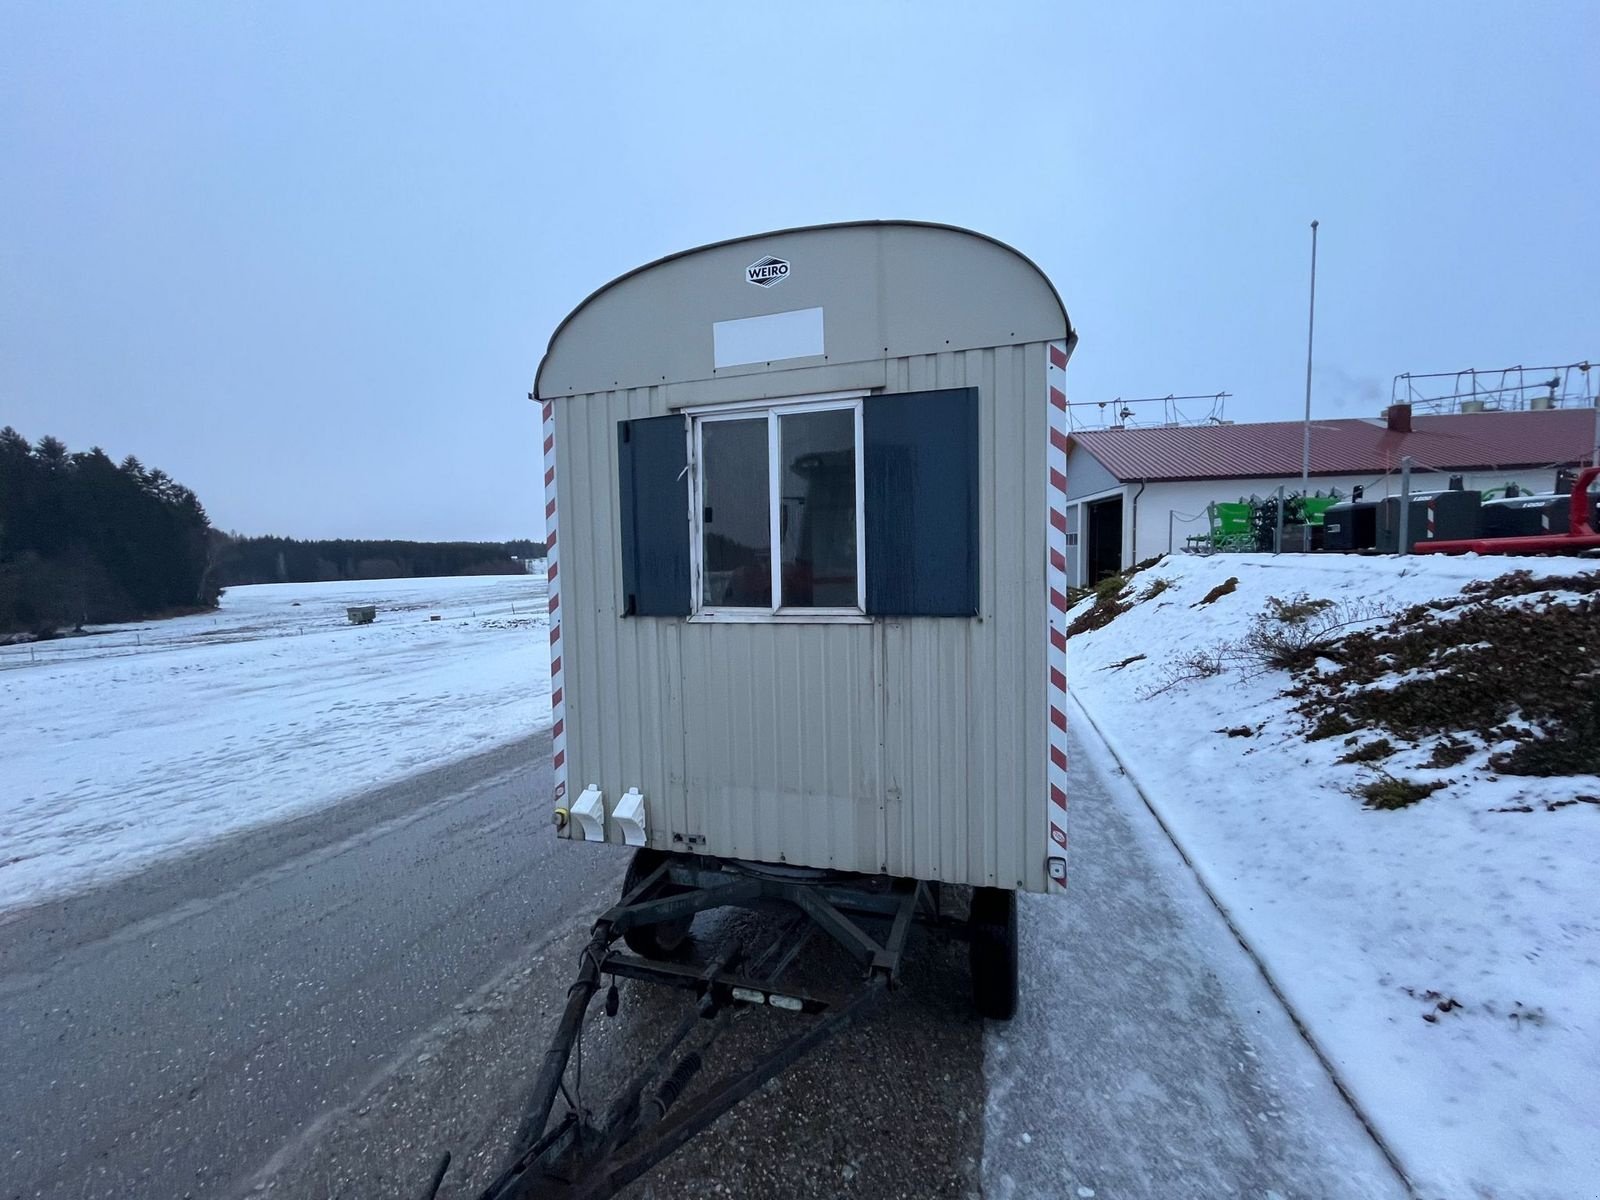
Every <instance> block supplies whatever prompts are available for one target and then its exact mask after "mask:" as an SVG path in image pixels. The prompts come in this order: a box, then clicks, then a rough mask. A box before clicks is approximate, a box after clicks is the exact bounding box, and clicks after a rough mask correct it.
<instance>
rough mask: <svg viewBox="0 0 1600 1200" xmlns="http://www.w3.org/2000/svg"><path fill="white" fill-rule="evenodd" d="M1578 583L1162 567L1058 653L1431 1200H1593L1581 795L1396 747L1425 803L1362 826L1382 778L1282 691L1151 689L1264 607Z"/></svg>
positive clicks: (1219, 565)
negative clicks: (1311, 729) (1480, 586)
mask: <svg viewBox="0 0 1600 1200" xmlns="http://www.w3.org/2000/svg"><path fill="white" fill-rule="evenodd" d="M1580 566H1587V567H1589V568H1590V569H1593V564H1578V563H1574V562H1573V561H1571V560H1567V561H1566V562H1561V561H1559V560H1548V559H1527V560H1513V559H1470V558H1469V559H1445V558H1409V559H1405V560H1400V559H1389V558H1384V559H1374V558H1364V559H1359V560H1356V559H1348V558H1338V557H1333V556H1328V557H1326V558H1323V557H1317V558H1297V557H1291V556H1285V557H1283V558H1280V559H1273V558H1270V557H1267V556H1255V555H1248V556H1246V555H1219V556H1216V557H1213V558H1209V559H1201V558H1190V557H1179V558H1175V559H1168V560H1166V561H1164V562H1163V563H1161V564H1160V565H1158V566H1156V567H1154V568H1152V569H1150V570H1147V571H1145V572H1142V573H1140V574H1139V575H1137V576H1135V578H1134V579H1133V581H1132V587H1131V589H1130V591H1129V593H1128V597H1129V599H1131V600H1133V601H1135V602H1134V603H1133V605H1132V607H1131V608H1130V609H1129V611H1127V612H1125V613H1123V614H1122V615H1120V616H1118V617H1117V618H1116V619H1115V620H1113V621H1112V622H1111V623H1110V624H1109V625H1107V626H1106V627H1104V628H1103V629H1099V630H1094V631H1088V632H1083V633H1080V634H1078V635H1077V636H1075V637H1073V638H1072V639H1071V641H1070V642H1069V644H1068V645H1069V653H1068V658H1069V667H1070V672H1071V686H1072V688H1073V691H1074V694H1075V696H1076V698H1077V699H1078V701H1079V702H1080V703H1081V705H1082V706H1083V707H1084V709H1085V710H1086V711H1087V713H1088V714H1089V716H1090V717H1091V718H1092V720H1093V722H1094V724H1095V725H1096V726H1097V728H1098V729H1099V730H1100V732H1101V733H1102V734H1103V735H1104V736H1105V738H1106V739H1107V741H1108V742H1109V744H1110V745H1111V747H1112V748H1113V750H1114V751H1115V752H1116V753H1117V755H1118V757H1119V758H1120V759H1121V761H1122V763H1123V764H1124V765H1125V766H1126V768H1127V770H1128V772H1129V774H1130V775H1131V777H1132V778H1133V779H1134V781H1135V782H1136V783H1137V784H1138V785H1139V787H1140V788H1141V790H1142V791H1143V792H1144V793H1145V794H1146V796H1147V797H1148V799H1149V801H1150V803H1151V805H1152V806H1153V807H1154V808H1155V810H1156V811H1157V813H1158V815H1159V816H1160V818H1161V820H1162V821H1163V823H1164V824H1165V825H1166V826H1167V827H1168V828H1169V830H1170V831H1171V833H1172V835H1173V837H1174V838H1175V840H1176V841H1177V842H1178V843H1179V844H1180V845H1181V846H1182V848H1183V849H1184V851H1185V854H1186V856H1187V857H1188V858H1189V859H1190V860H1191V861H1192V862H1193V864H1194V866H1195V868H1196V870H1197V872H1198V873H1199V875H1200V876H1201V878H1202V880H1203V881H1204V882H1205V884H1206V885H1207V887H1208V888H1209V889H1210V890H1211V891H1212V893H1213V894H1214V895H1215V896H1216V897H1217V898H1218V899H1219V901H1220V902H1221V904H1222V905H1223V906H1224V908H1225V909H1226V910H1227V912H1228V914H1229V916H1230V918H1231V920H1232V921H1233V923H1234V924H1235V926H1236V928H1237V929H1238V930H1239V931H1240V933H1241V934H1242V935H1243V937H1244V938H1245V940H1246V941H1247V942H1248V943H1249V945H1250V947H1251V948H1252V950H1253V951H1254V952H1255V953H1256V954H1257V955H1258V956H1259V957H1260V958H1261V959H1262V961H1263V962H1264V963H1265V965H1266V968H1267V970H1268V971H1269V973H1270V975H1271V977H1272V978H1273V980H1274V981H1275V983H1276V985H1277V986H1278V987H1279V988H1280V989H1281V991H1282V993H1283V994H1284V995H1285V996H1286V998H1287V999H1288V1001H1289V1003H1290V1005H1291V1006H1292V1008H1293V1009H1294V1011H1295V1013H1296V1014H1297V1016H1298V1017H1299V1019H1300V1020H1301V1021H1302V1022H1303V1023H1304V1024H1305V1025H1306V1026H1307V1028H1308V1029H1309V1031H1310V1033H1311V1035H1312V1037H1313V1039H1314V1040H1315V1042H1316V1043H1317V1045H1318V1046H1319V1047H1320V1049H1321V1051H1322V1052H1323V1053H1324V1055H1325V1056H1326V1057H1327V1059H1328V1060H1329V1061H1330V1062H1331V1063H1332V1065H1333V1066H1334V1068H1335V1070H1336V1072H1337V1074H1338V1076H1339V1077H1340V1078H1341V1080H1342V1081H1343V1083H1344V1084H1345V1085H1346V1086H1347V1087H1348V1088H1349V1089H1350V1091H1351V1092H1352V1093H1353V1095H1354V1096H1355V1098H1356V1100H1357V1102H1358V1103H1359V1104H1360V1106H1361V1107H1362V1108H1363V1109H1364V1110H1365V1112H1366V1113H1367V1114H1369V1116H1370V1118H1371V1119H1372V1120H1373V1122H1374V1125H1375V1127H1376V1129H1377V1131H1378V1132H1379V1134H1380V1135H1381V1136H1382V1137H1383V1139H1384V1140H1385V1141H1386V1143H1387V1144H1388V1145H1389V1146H1390V1147H1391V1148H1392V1149H1393V1150H1394V1152H1395V1153H1396V1154H1397V1156H1398V1157H1399V1159H1400V1160H1401V1162H1402V1164H1403V1165H1404V1167H1405V1169H1406V1171H1407V1173H1408V1174H1409V1175H1410V1176H1411V1178H1412V1180H1413V1181H1414V1182H1415V1183H1416V1184H1417V1186H1418V1187H1419V1189H1420V1193H1421V1195H1423V1196H1425V1197H1428V1198H1429V1200H1432V1198H1434V1197H1458V1196H1468V1197H1482V1198H1491V1197H1492V1198H1495V1200H1512V1198H1529V1200H1531V1198H1545V1197H1548V1198H1551V1200H1555V1198H1558V1197H1559V1198H1562V1200H1570V1198H1577V1197H1589V1196H1596V1195H1600V1182H1597V1181H1600V1116H1597V1114H1600V910H1597V909H1596V905H1595V894H1596V893H1595V888H1596V884H1597V882H1600V806H1597V805H1596V804H1595V803H1593V802H1575V798H1576V797H1578V796H1588V797H1596V796H1600V778H1597V777H1594V776H1576V777H1574V776H1567V777H1558V778H1531V777H1525V776H1512V775H1506V774H1499V775H1495V774H1492V773H1488V772H1485V771H1483V770H1482V769H1481V767H1482V766H1483V763H1484V762H1485V761H1486V759H1487V752H1478V753H1476V754H1475V755H1473V756H1472V757H1469V758H1467V759H1466V761H1464V762H1462V763H1460V764H1459V765H1457V766H1454V767H1450V768H1442V769H1432V768H1429V767H1427V766H1426V765H1425V761H1426V760H1427V759H1428V757H1429V753H1428V747H1426V746H1423V747H1417V748H1412V747H1410V746H1406V745H1402V746H1401V747H1400V749H1399V751H1398V752H1397V753H1396V754H1395V755H1394V757H1393V758H1391V759H1390V760H1388V761H1387V762H1386V763H1384V764H1383V767H1384V769H1385V770H1387V771H1390V772H1393V773H1394V774H1395V775H1397V776H1405V777H1407V778H1414V779H1420V780H1422V781H1425V782H1434V781H1441V780H1442V781H1446V782H1445V786H1444V787H1443V788H1442V789H1441V790H1439V791H1436V792H1435V793H1434V794H1432V795H1431V796H1428V797H1427V798H1426V799H1423V800H1422V801H1421V802H1419V803H1416V804H1413V805H1411V806H1409V807H1404V808H1400V809H1397V810H1395V811H1379V810H1375V809H1371V808H1364V807H1363V804H1362V801H1361V799H1360V798H1359V797H1357V796H1355V795H1353V794H1352V789H1353V788H1355V787H1356V786H1358V785H1360V784H1362V783H1365V782H1367V781H1370V780H1372V779H1374V778H1375V777H1376V772H1377V768H1376V767H1373V766H1368V765H1363V764H1359V763H1341V762H1339V761H1338V760H1339V759H1340V757H1341V756H1344V755H1347V754H1348V753H1350V747H1349V745H1348V744H1347V743H1346V740H1345V739H1344V738H1343V737H1331V738H1327V739H1324V740H1319V741H1307V740H1306V739H1305V736H1304V734H1305V730H1306V726H1307V719H1306V718H1305V717H1302V716H1299V715H1297V714H1295V713H1293V712H1292V711H1290V710H1291V705H1292V703H1293V701H1291V700H1287V699H1283V698H1282V693H1283V692H1284V690H1285V689H1286V688H1287V687H1288V686H1289V684H1290V682H1291V680H1290V677H1289V675H1288V674H1287V673H1285V672H1282V671H1267V672H1265V673H1260V674H1254V675H1252V674H1251V673H1250V672H1248V671H1241V670H1239V669H1229V670H1227V671H1226V672H1225V673H1223V674H1220V675H1216V676H1214V677H1209V678H1205V677H1199V678H1191V679H1187V680H1184V681H1182V682H1178V683H1176V684H1173V685H1172V686H1168V687H1166V688H1165V690H1161V689H1162V688H1163V687H1164V686H1165V685H1167V684H1171V683H1172V680H1171V674H1170V668H1171V667H1172V665H1173V664H1174V663H1176V662H1177V661H1178V660H1180V659H1181V658H1183V657H1185V656H1187V655H1189V654H1190V653H1192V652H1193V651H1196V650H1201V649H1205V648H1208V647H1211V646H1214V645H1217V644H1219V643H1222V642H1225V641H1233V640H1237V639H1239V638H1240V637H1242V636H1243V635H1244V634H1245V633H1246V632H1247V630H1248V628H1249V625H1250V620H1251V618H1252V617H1253V616H1255V615H1256V614H1258V613H1261V612H1262V611H1263V609H1264V607H1265V606H1266V603H1267V599H1268V597H1270V596H1277V597H1282V598H1288V597H1290V596H1293V595H1294V594H1296V593H1300V592H1304V593H1307V594H1309V595H1310V596H1311V597H1313V598H1325V599H1331V600H1335V601H1340V600H1347V599H1364V600H1376V601H1379V602H1382V603H1385V604H1388V605H1392V606H1395V607H1400V606H1405V605H1410V604H1416V603H1421V602H1423V601H1427V600H1431V599H1434V598H1436V597H1442V596H1448V595H1452V594H1455V593H1457V592H1459V590H1460V588H1461V586H1462V585H1463V584H1465V583H1467V582H1469V581H1471V580H1477V579H1489V578H1494V577H1497V576H1499V575H1502V574H1504V573H1505V572H1507V571H1511V570H1515V569H1524V568H1525V569H1529V570H1532V571H1533V572H1534V573H1535V574H1536V575H1547V574H1552V573H1557V572H1562V573H1570V572H1572V571H1574V570H1575V569H1578V568H1579V567H1580ZM1230 577H1236V578H1237V580H1238V583H1237V587H1236V590H1234V591H1233V592H1232V593H1231V594H1226V595H1222V596H1220V597H1218V598H1217V599H1216V600H1214V601H1213V602H1212V603H1209V604H1205V603H1202V601H1203V599H1204V598H1205V597H1206V596H1207V594H1208V593H1209V592H1211V591H1212V589H1214V588H1215V587H1217V586H1218V585H1219V584H1223V583H1225V581H1226V580H1227V579H1229V578H1230ZM1160 584H1165V585H1166V586H1165V588H1164V590H1162V589H1160V588H1158V586H1157V585H1160ZM1152 591H1155V592H1156V594H1154V595H1150V596H1149V598H1148V599H1141V597H1143V596H1145V595H1146V594H1148V593H1150V592H1152ZM1529 600H1530V601H1532V598H1529ZM1558 601H1559V597H1558ZM1088 603H1089V602H1085V604H1084V605H1082V606H1080V607H1079V608H1077V609H1075V610H1074V612H1073V614H1072V615H1073V617H1074V618H1076V617H1078V616H1080V615H1082V613H1083V612H1085V611H1086V610H1087V606H1088ZM1576 651H1577V652H1579V653H1590V654H1594V653H1595V652H1596V651H1600V648H1586V647H1577V648H1576ZM1139 655H1143V656H1144V657H1143V658H1142V659H1135V656H1139ZM1130 659H1134V661H1128V660H1130ZM1245 727H1248V728H1249V730H1250V731H1251V732H1250V733H1248V734H1243V733H1241V734H1237V735H1236V736H1229V734H1228V730H1229V729H1230V728H1231V729H1235V730H1243V729H1244V728H1245ZM1353 740H1358V741H1360V740H1370V735H1363V737H1362V738H1361V739H1353ZM1430 740H1431V739H1430ZM1549 805H1554V807H1547V806H1549ZM1530 810H1531V811H1530Z"/></svg>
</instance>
